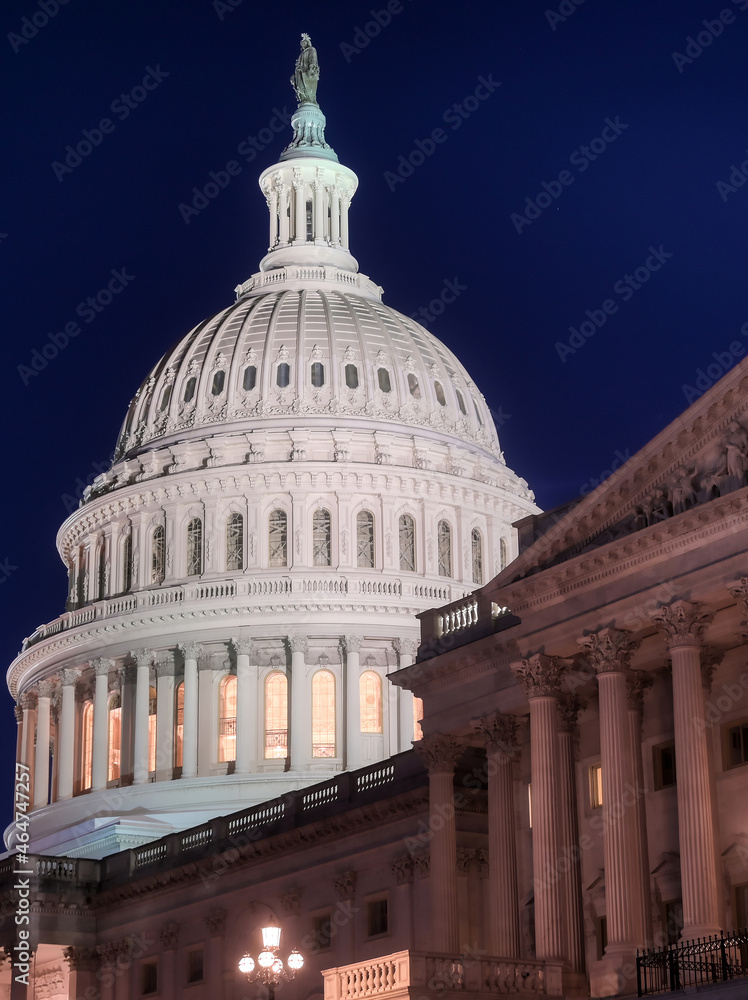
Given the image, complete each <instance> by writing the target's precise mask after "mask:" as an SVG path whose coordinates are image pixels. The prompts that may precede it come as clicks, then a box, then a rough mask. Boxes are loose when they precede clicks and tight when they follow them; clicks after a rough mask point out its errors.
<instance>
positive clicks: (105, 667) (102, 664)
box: [91, 656, 114, 677]
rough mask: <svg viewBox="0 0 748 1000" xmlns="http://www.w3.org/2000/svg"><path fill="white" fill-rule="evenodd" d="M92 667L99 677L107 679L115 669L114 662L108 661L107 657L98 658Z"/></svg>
mask: <svg viewBox="0 0 748 1000" xmlns="http://www.w3.org/2000/svg"><path fill="white" fill-rule="evenodd" d="M91 666H92V667H93V672H94V673H95V674H96V676H97V677H106V676H107V675H108V673H109V671H110V670H112V669H113V667H114V660H108V659H107V658H106V657H105V656H97V657H96V659H95V660H91Z"/></svg>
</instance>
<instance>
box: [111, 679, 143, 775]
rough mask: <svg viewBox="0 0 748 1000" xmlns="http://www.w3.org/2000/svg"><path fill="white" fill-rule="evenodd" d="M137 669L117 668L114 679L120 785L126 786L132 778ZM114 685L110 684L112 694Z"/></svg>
mask: <svg viewBox="0 0 748 1000" xmlns="http://www.w3.org/2000/svg"><path fill="white" fill-rule="evenodd" d="M137 676H138V675H137V667H136V666H135V664H134V663H127V664H124V665H123V666H121V667H118V668H117V671H116V677H117V683H118V684H119V693H120V706H121V713H120V756H119V776H120V783H121V784H127V783H128V782H131V781H132V777H133V759H134V758H133V750H134V744H135V682H136V680H137ZM114 689H115V685H114V684H112V693H114Z"/></svg>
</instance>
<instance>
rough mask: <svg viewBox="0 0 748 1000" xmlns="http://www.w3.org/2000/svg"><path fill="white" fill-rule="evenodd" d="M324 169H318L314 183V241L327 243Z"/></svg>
mask: <svg viewBox="0 0 748 1000" xmlns="http://www.w3.org/2000/svg"><path fill="white" fill-rule="evenodd" d="M324 173H325V171H324V169H323V168H322V167H317V169H316V171H315V174H316V176H315V179H314V180H313V181H312V191H313V192H314V240H315V242H320V243H323V242H325V223H326V222H327V213H326V212H325V207H324V202H325V185H324V181H323V177H324Z"/></svg>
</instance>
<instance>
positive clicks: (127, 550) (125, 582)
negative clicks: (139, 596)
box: [122, 533, 132, 594]
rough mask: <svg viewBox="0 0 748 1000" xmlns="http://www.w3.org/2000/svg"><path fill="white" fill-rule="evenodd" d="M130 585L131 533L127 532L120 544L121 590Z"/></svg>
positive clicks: (124, 591) (125, 590)
mask: <svg viewBox="0 0 748 1000" xmlns="http://www.w3.org/2000/svg"><path fill="white" fill-rule="evenodd" d="M131 587H132V534H131V533H128V535H127V537H126V538H125V541H124V544H123V546H122V592H123V593H125V594H126V593H127V592H128V591H129V590H130V588H131Z"/></svg>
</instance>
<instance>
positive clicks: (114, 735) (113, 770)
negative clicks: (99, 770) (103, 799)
mask: <svg viewBox="0 0 748 1000" xmlns="http://www.w3.org/2000/svg"><path fill="white" fill-rule="evenodd" d="M108 736H109V741H108V748H109V769H108V774H107V780H108V781H117V779H118V778H119V766H120V754H121V750H122V702H121V701H120V697H119V695H118V694H114V695H112V697H111V698H110V699H109V734H108Z"/></svg>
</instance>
